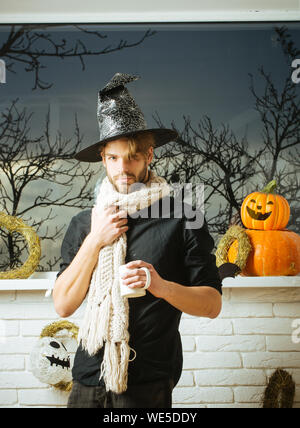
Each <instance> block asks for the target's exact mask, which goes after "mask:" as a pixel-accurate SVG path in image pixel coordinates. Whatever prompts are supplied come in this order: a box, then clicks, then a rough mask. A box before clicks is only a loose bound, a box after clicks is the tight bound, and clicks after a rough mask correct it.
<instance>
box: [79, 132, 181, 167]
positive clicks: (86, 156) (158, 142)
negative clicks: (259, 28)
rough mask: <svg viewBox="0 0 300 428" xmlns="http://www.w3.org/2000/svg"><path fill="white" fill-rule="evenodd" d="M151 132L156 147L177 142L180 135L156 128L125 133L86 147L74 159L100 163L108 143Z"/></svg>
mask: <svg viewBox="0 0 300 428" xmlns="http://www.w3.org/2000/svg"><path fill="white" fill-rule="evenodd" d="M149 132H151V133H152V134H153V136H154V139H155V147H154V148H156V147H160V146H163V145H164V144H167V143H169V142H171V141H176V139H177V138H178V134H177V132H176V131H174V130H173V129H164V128H155V129H143V130H141V131H134V132H132V131H131V132H125V133H122V134H119V135H116V136H113V137H110V138H105V139H104V140H101V141H98V142H97V143H95V144H92V145H91V146H88V147H86V148H85V149H83V150H81V151H80V152H78V153H76V155H75V156H74V158H75V159H76V160H78V161H81V162H100V161H102V156H101V155H100V147H101V145H103V144H104V143H108V142H110V141H113V140H118V139H120V138H123V137H130V136H135V135H137V134H144V133H149Z"/></svg>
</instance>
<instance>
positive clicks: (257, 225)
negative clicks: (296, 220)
mask: <svg viewBox="0 0 300 428" xmlns="http://www.w3.org/2000/svg"><path fill="white" fill-rule="evenodd" d="M275 187H276V182H275V180H273V181H271V182H270V183H269V184H267V186H266V187H265V188H264V189H263V190H262V191H261V192H252V193H250V194H249V195H248V196H246V198H245V199H244V201H243V204H242V207H241V219H242V222H243V224H244V226H245V227H246V228H248V229H257V230H280V229H284V228H285V226H286V225H287V224H288V221H289V217H290V206H289V203H288V201H287V200H286V199H285V198H284V197H283V196H281V195H277V194H276V193H274V189H275Z"/></svg>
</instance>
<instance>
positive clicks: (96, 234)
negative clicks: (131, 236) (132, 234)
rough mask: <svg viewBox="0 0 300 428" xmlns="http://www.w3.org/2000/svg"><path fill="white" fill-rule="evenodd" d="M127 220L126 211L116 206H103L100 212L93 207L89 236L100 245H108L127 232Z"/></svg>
mask: <svg viewBox="0 0 300 428" xmlns="http://www.w3.org/2000/svg"><path fill="white" fill-rule="evenodd" d="M127 222H128V219H127V213H126V211H124V210H123V211H118V207H116V206H110V207H108V208H105V209H104V210H103V211H102V212H101V214H99V212H98V210H97V209H96V208H95V207H94V208H93V209H92V222H91V232H90V236H91V237H92V239H94V240H95V242H96V243H98V244H99V246H100V247H104V246H106V245H110V244H111V243H112V242H113V241H114V240H115V239H117V238H118V237H119V236H120V235H121V234H122V233H124V232H127V230H128V226H127Z"/></svg>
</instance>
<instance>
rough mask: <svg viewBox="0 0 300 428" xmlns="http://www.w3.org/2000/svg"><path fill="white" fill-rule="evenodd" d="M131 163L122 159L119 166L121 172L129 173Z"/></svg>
mask: <svg viewBox="0 0 300 428" xmlns="http://www.w3.org/2000/svg"><path fill="white" fill-rule="evenodd" d="M129 163H130V160H129V159H126V158H124V159H123V158H120V160H119V165H118V167H119V171H120V172H128V171H129Z"/></svg>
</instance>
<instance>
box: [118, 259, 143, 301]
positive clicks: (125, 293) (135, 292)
mask: <svg viewBox="0 0 300 428" xmlns="http://www.w3.org/2000/svg"><path fill="white" fill-rule="evenodd" d="M131 270H132V269H129V268H127V267H126V265H121V266H120V267H119V281H120V291H121V296H122V297H127V298H132V297H142V296H145V294H146V290H145V289H144V288H130V287H128V286H127V285H125V284H123V279H122V278H121V275H123V274H124V273H125V272H130V271H131Z"/></svg>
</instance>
